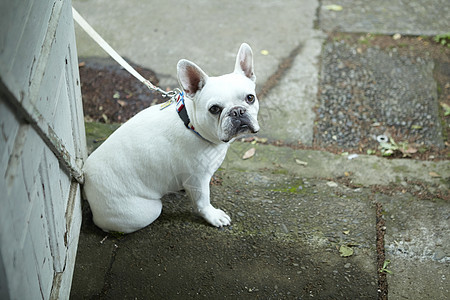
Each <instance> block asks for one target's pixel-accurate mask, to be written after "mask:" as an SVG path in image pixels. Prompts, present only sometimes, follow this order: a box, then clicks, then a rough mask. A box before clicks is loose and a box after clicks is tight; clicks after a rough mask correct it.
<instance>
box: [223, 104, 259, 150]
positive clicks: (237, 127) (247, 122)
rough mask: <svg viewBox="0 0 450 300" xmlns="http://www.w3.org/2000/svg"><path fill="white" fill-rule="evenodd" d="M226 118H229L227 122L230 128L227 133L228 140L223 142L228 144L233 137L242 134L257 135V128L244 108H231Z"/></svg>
mask: <svg viewBox="0 0 450 300" xmlns="http://www.w3.org/2000/svg"><path fill="white" fill-rule="evenodd" d="M228 117H229V118H230V121H229V122H230V123H231V126H230V130H229V132H228V137H229V138H228V140H224V142H228V141H230V140H231V139H232V138H233V137H236V136H237V135H239V134H242V133H246V132H250V133H257V132H258V131H259V126H257V127H255V125H254V121H253V120H252V118H251V116H250V114H248V113H247V110H246V109H245V108H244V107H240V106H238V107H234V108H232V109H231V110H230V112H229V113H228Z"/></svg>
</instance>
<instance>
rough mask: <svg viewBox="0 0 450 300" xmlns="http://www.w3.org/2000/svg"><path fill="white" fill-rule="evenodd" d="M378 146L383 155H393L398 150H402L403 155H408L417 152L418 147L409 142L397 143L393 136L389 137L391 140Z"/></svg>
mask: <svg viewBox="0 0 450 300" xmlns="http://www.w3.org/2000/svg"><path fill="white" fill-rule="evenodd" d="M378 148H379V149H380V151H381V155H383V156H391V155H393V154H394V153H395V152H396V151H400V152H401V153H402V154H403V157H408V156H411V154H413V153H416V152H417V149H415V148H413V147H411V146H410V145H409V144H408V142H400V143H396V142H395V141H394V139H393V138H389V142H380V146H379V147H378Z"/></svg>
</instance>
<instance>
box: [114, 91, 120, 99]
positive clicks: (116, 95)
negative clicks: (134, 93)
mask: <svg viewBox="0 0 450 300" xmlns="http://www.w3.org/2000/svg"><path fill="white" fill-rule="evenodd" d="M113 98H114V99H119V98H120V94H119V92H117V91H115V92H114V95H113Z"/></svg>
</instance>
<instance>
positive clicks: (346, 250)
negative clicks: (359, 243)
mask: <svg viewBox="0 0 450 300" xmlns="http://www.w3.org/2000/svg"><path fill="white" fill-rule="evenodd" d="M339 253H341V256H342V257H349V256H352V255H353V249H352V248H350V247H349V246H346V245H342V246H341V247H340V248H339Z"/></svg>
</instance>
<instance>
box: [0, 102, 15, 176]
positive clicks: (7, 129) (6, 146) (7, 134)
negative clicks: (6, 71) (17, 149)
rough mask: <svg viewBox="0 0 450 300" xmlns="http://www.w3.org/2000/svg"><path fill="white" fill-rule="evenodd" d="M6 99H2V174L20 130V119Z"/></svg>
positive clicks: (0, 147)
mask: <svg viewBox="0 0 450 300" xmlns="http://www.w3.org/2000/svg"><path fill="white" fill-rule="evenodd" d="M5 101H6V100H4V99H0V175H3V174H5V171H6V169H5V168H6V167H7V166H8V161H9V156H10V155H11V153H12V151H13V147H14V140H15V138H16V134H17V131H18V130H19V120H17V118H16V116H15V114H14V113H13V111H12V110H11V109H10V107H9V105H7V104H6V102H5Z"/></svg>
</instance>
